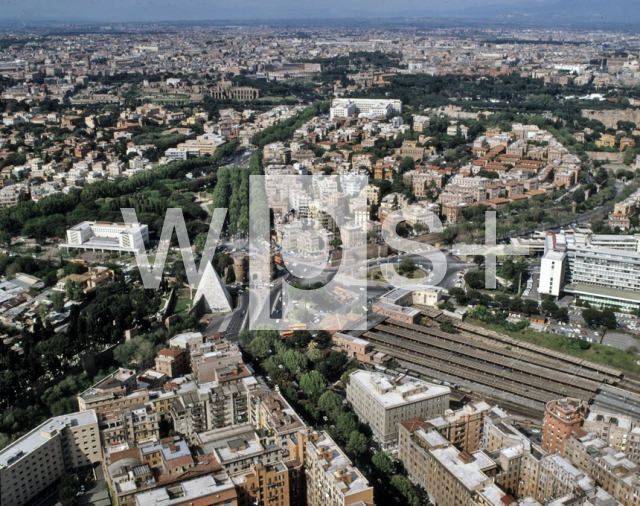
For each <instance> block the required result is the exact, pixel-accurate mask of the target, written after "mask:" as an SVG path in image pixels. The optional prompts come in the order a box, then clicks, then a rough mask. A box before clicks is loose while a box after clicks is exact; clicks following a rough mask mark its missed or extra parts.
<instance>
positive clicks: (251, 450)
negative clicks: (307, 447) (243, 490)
mask: <svg viewBox="0 0 640 506" xmlns="http://www.w3.org/2000/svg"><path fill="white" fill-rule="evenodd" d="M269 441H273V440H270V439H268V438H263V437H261V435H259V434H258V433H257V432H256V428H255V427H254V426H253V424H250V423H245V424H243V425H236V426H234V427H225V428H222V429H215V430H211V431H206V432H201V433H199V434H198V437H197V442H196V444H197V446H199V447H201V448H203V451H204V452H205V453H206V454H212V455H213V456H214V457H215V460H216V461H217V462H218V463H219V464H220V466H222V468H223V469H224V471H225V472H227V473H229V474H231V475H235V474H237V473H239V472H243V471H247V470H249V469H250V468H251V465H252V464H262V465H264V466H268V465H271V464H274V463H277V462H281V461H282V460H288V457H287V455H288V449H287V448H282V447H280V446H278V445H276V444H273V442H269Z"/></svg>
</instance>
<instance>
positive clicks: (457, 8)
mask: <svg viewBox="0 0 640 506" xmlns="http://www.w3.org/2000/svg"><path fill="white" fill-rule="evenodd" d="M538 1H541V0H528V1H525V0H208V1H207V0H3V2H2V7H1V12H2V15H1V17H3V18H5V19H21V20H24V21H29V20H67V21H72V20H91V21H106V22H110V21H171V20H176V21H178V20H216V19H245V20H256V19H287V18H288V19H292V18H293V19H305V18H340V17H366V18H370V17H374V18H378V17H389V16H402V17H404V16H411V15H412V14H414V15H417V16H429V14H430V13H433V15H442V14H447V15H455V14H456V13H459V12H461V11H464V10H465V9H469V8H473V7H482V6H484V5H488V4H494V5H495V4H506V5H508V6H509V7H512V8H513V7H516V8H517V6H519V5H531V4H532V3H536V2H538Z"/></svg>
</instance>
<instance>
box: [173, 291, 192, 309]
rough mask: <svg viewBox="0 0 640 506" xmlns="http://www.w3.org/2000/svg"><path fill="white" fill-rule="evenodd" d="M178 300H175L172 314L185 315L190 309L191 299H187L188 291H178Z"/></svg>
mask: <svg viewBox="0 0 640 506" xmlns="http://www.w3.org/2000/svg"><path fill="white" fill-rule="evenodd" d="M177 296H178V300H176V307H175V309H174V310H173V312H174V314H180V313H186V312H187V311H188V310H189V309H191V298H190V297H189V290H188V289H184V288H183V289H181V290H178V293H177Z"/></svg>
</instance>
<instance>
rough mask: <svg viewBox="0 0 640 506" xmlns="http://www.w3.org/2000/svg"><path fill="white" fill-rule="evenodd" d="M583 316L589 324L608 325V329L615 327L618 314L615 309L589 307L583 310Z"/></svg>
mask: <svg viewBox="0 0 640 506" xmlns="http://www.w3.org/2000/svg"><path fill="white" fill-rule="evenodd" d="M582 318H583V319H584V321H585V322H586V324H587V325H589V326H602V327H607V328H608V329H615V328H616V325H617V322H616V315H615V313H614V311H613V309H609V308H606V309H603V310H602V311H599V310H597V309H594V308H591V307H588V308H585V309H583V310H582Z"/></svg>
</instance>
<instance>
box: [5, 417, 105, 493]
mask: <svg viewBox="0 0 640 506" xmlns="http://www.w3.org/2000/svg"><path fill="white" fill-rule="evenodd" d="M100 461H102V447H101V446H100V437H99V433H98V418H97V416H96V413H95V411H85V412H81V413H71V414H69V415H63V416H57V417H54V418H50V419H49V420H47V421H46V422H44V423H43V424H42V425H40V426H38V427H36V428H35V429H33V430H32V431H31V432H29V433H28V434H26V435H24V436H22V437H21V438H20V439H18V440H17V441H15V442H13V443H11V444H10V445H9V446H7V447H5V448H4V449H2V451H0V483H1V484H2V485H1V486H0V503H2V505H3V506H22V505H23V504H25V505H26V504H35V503H36V502H37V499H36V498H37V497H39V496H40V495H43V494H44V493H46V492H47V491H49V490H50V489H51V488H52V487H53V486H54V485H55V483H56V482H57V481H58V480H59V479H60V477H61V476H62V475H63V474H65V473H66V472H71V471H72V470H73V469H77V468H79V467H83V466H87V465H92V464H95V463H97V462H100Z"/></svg>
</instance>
